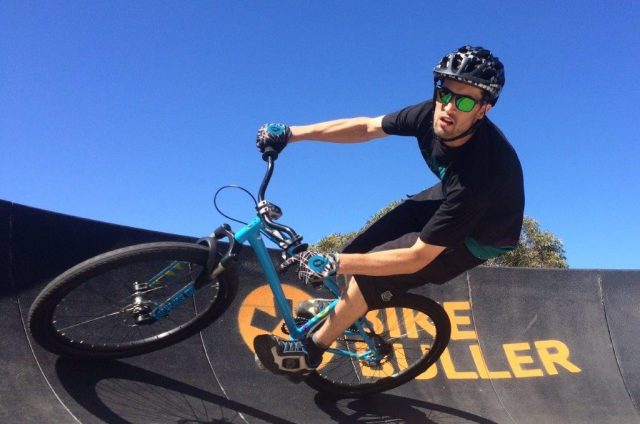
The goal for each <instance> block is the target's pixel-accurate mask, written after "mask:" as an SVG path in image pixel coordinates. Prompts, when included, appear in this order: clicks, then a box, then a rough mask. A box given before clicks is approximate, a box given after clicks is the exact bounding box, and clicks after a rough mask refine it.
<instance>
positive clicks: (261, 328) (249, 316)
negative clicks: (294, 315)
mask: <svg viewBox="0 0 640 424" xmlns="http://www.w3.org/2000/svg"><path fill="white" fill-rule="evenodd" d="M282 290H283V291H284V294H285V297H286V298H287V301H288V302H289V305H290V308H291V309H290V310H291V311H292V312H293V309H294V308H295V306H296V305H297V304H298V303H300V302H302V301H304V300H307V299H310V298H312V296H310V295H309V293H307V292H305V291H303V290H301V289H299V288H297V287H294V286H291V285H288V284H282ZM283 323H284V319H283V318H282V316H281V315H280V313H279V311H278V309H277V308H276V303H275V299H274V297H273V292H272V291H271V288H270V287H269V285H264V286H260V287H258V288H257V289H255V290H253V291H252V292H251V293H249V294H248V295H247V297H245V298H244V300H243V301H242V304H241V305H240V312H238V327H239V328H240V335H241V336H242V340H243V341H244V342H245V344H246V345H247V347H248V348H249V349H250V350H251V351H252V352H253V339H254V338H255V337H256V336H257V335H259V334H265V333H268V334H275V335H276V336H280V337H284V338H288V336H287V335H286V334H284V333H283V331H282V325H283Z"/></svg>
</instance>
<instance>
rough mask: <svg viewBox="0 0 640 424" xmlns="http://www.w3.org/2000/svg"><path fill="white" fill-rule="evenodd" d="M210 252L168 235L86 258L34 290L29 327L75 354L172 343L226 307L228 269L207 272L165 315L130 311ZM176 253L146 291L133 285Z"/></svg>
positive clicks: (173, 287)
mask: <svg viewBox="0 0 640 424" xmlns="http://www.w3.org/2000/svg"><path fill="white" fill-rule="evenodd" d="M208 255H209V249H208V248H206V247H204V246H200V245H198V244H194V243H178V242H166V243H148V244H140V245H135V246H130V247H126V248H123V249H118V250H114V251H111V252H107V253H104V254H102V255H99V256H96V257H94V258H91V259H88V260H86V261H84V262H82V263H80V264H78V265H76V266H74V267H73V268H71V269H69V270H68V271H66V272H64V273H63V274H61V275H60V276H58V277H56V278H55V279H54V280H53V281H52V282H51V283H49V284H48V285H47V286H46V287H45V288H44V289H43V291H42V292H41V293H40V294H39V295H38V297H37V298H36V300H35V301H34V303H33V305H32V306H31V310H30V311H29V322H28V326H29V331H30V332H31V335H32V336H33V338H34V339H35V341H36V342H37V343H38V344H39V345H40V346H42V347H43V348H45V349H46V350H48V351H50V352H53V353H55V354H58V355H62V356H67V357H75V358H90V359H115V358H124V357H128V356H134V355H140V354H142V353H147V352H151V351H154V350H157V349H161V348H163V347H166V346H169V345H172V344H174V343H177V342H179V341H181V340H183V339H185V338H187V337H189V336H191V335H193V334H195V333H197V332H198V331H200V330H202V329H203V328H205V327H206V326H207V325H209V324H210V323H211V322H213V321H214V320H215V319H216V318H218V317H219V316H220V315H221V314H222V313H223V312H224V311H225V310H226V309H227V307H228V306H229V304H230V303H231V301H232V300H233V297H234V296H235V293H236V290H237V277H236V275H235V273H234V272H233V270H232V269H227V270H225V271H224V272H223V273H222V274H221V275H219V276H218V277H217V279H216V280H211V279H206V277H205V280H203V284H198V288H197V289H195V290H194V293H193V296H192V297H191V298H186V299H185V300H184V302H182V303H181V304H180V305H178V306H176V307H175V308H174V309H173V310H171V312H170V313H169V315H167V316H166V317H163V318H159V319H155V320H154V319H151V320H147V322H139V321H136V313H135V312H139V310H140V308H146V309H151V308H153V307H154V306H155V305H158V304H159V303H161V302H164V301H165V300H166V299H168V298H169V297H170V296H171V295H173V294H174V293H175V292H177V291H178V290H180V289H181V288H183V287H184V286H186V285H187V284H188V283H189V282H191V281H195V279H196V278H197V277H198V276H200V274H201V272H202V271H203V270H204V269H205V265H206V263H207V259H208ZM174 261H178V262H180V266H178V267H176V269H175V270H174V271H173V273H172V274H171V275H165V276H164V277H162V278H157V279H156V281H157V283H156V284H155V285H153V287H150V288H148V289H147V290H145V291H144V293H140V292H138V293H137V294H135V293H134V292H135V290H134V283H136V282H138V283H144V282H147V281H150V279H151V278H152V277H154V276H156V274H158V273H159V272H160V271H161V270H163V269H165V268H166V267H167V265H168V264H170V263H172V262H174ZM177 268H180V269H177ZM136 298H138V301H137V302H136ZM134 308H137V310H135V309H134Z"/></svg>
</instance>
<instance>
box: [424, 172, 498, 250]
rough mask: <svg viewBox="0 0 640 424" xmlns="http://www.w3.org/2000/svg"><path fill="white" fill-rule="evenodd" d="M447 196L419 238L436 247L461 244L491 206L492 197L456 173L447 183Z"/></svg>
mask: <svg viewBox="0 0 640 424" xmlns="http://www.w3.org/2000/svg"><path fill="white" fill-rule="evenodd" d="M445 190H446V194H445V199H444V201H443V202H442V204H441V205H440V207H439V208H438V210H437V211H436V213H435V214H434V215H433V217H432V218H431V219H430V220H429V222H428V223H427V225H425V226H424V228H423V229H422V231H421V233H420V240H422V241H423V242H425V243H428V244H433V245H436V246H445V247H454V246H458V245H460V244H461V243H462V242H463V241H464V239H465V238H466V237H468V236H469V235H471V234H472V233H473V231H474V229H475V228H476V227H477V224H478V221H480V219H481V218H482V217H483V216H484V214H485V213H486V211H487V209H488V208H489V196H487V195H486V192H484V190H481V189H480V188H479V187H478V186H477V185H475V184H472V185H465V184H463V183H461V182H460V181H459V176H458V175H454V176H452V178H451V181H447V184H446V188H445Z"/></svg>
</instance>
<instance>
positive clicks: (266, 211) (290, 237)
mask: <svg viewBox="0 0 640 424" xmlns="http://www.w3.org/2000/svg"><path fill="white" fill-rule="evenodd" d="M277 158H278V152H277V151H276V150H275V149H273V148H272V147H267V148H266V149H265V151H264V153H263V154H262V159H264V160H265V161H266V162H267V172H266V173H265V175H264V178H263V179H262V183H261V184H260V190H259V192H258V205H257V210H258V213H259V214H260V216H261V217H262V219H263V221H264V222H265V223H266V224H267V227H268V228H270V229H271V230H274V232H270V234H271V236H273V237H274V238H276V239H277V241H278V244H279V245H280V247H282V248H283V249H285V250H287V249H289V248H291V247H293V252H294V253H297V252H299V251H302V250H306V248H307V245H306V244H302V243H301V241H302V236H300V235H298V234H297V233H296V232H295V231H294V230H293V228H291V227H287V226H286V225H281V224H277V223H275V222H274V219H278V218H279V217H280V215H281V214H282V213H281V211H280V208H278V207H277V206H275V205H273V204H271V203H269V202H268V201H267V200H265V193H266V191H267V187H268V186H269V182H270V181H271V177H272V176H273V171H274V169H275V161H276V159H277ZM274 211H275V212H276V213H275V214H272V212H274ZM279 233H282V234H285V235H286V236H287V237H286V238H285V237H283V236H282V235H281V234H279Z"/></svg>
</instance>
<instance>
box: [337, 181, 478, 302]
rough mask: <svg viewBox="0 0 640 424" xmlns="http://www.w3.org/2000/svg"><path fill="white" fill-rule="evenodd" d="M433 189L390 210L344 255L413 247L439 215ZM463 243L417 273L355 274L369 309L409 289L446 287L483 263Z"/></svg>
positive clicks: (354, 241) (351, 243)
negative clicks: (427, 285) (376, 275)
mask: <svg viewBox="0 0 640 424" xmlns="http://www.w3.org/2000/svg"><path fill="white" fill-rule="evenodd" d="M431 190H433V189H430V190H426V191H424V192H422V193H420V194H418V195H416V196H414V197H411V198H409V199H407V200H406V201H404V202H403V203H401V204H400V205H398V206H397V207H396V208H394V209H393V210H391V211H390V212H389V213H387V214H386V215H385V216H383V217H382V218H380V219H379V220H378V221H376V222H375V223H374V224H373V225H371V226H370V227H369V228H367V229H366V230H365V231H364V232H363V233H362V234H360V235H358V236H357V237H356V238H354V239H353V240H352V241H351V242H349V243H348V244H347V245H346V246H345V247H344V249H343V250H342V251H343V252H344V253H367V252H375V251H380V250H391V249H398V248H403V247H411V246H413V244H414V243H415V242H416V240H417V239H418V237H419V236H420V231H421V230H422V228H423V227H424V226H425V225H426V223H427V222H428V221H429V219H430V218H431V217H432V216H433V214H434V213H435V212H436V210H437V209H438V207H439V206H440V204H441V200H438V199H436V200H434V199H433V196H432V194H433V193H429V192H430V191H431ZM483 262H484V260H482V259H478V258H476V257H475V256H473V255H472V254H471V252H469V250H468V249H467V248H466V246H465V245H464V244H460V246H456V247H447V248H446V249H445V250H444V251H443V252H442V253H441V254H440V255H438V257H437V258H436V259H434V260H433V261H432V262H431V263H429V265H427V266H426V267H424V268H422V269H421V270H420V271H418V272H416V273H415V274H403V275H391V276H385V277H370V276H365V275H354V278H355V280H356V283H357V284H358V287H359V288H360V291H361V292H362V294H363V295H364V298H365V300H366V302H367V305H368V307H369V308H374V307H379V306H382V305H384V304H385V302H388V301H389V300H391V299H392V298H393V297H396V296H398V295H400V294H402V293H404V292H406V291H407V290H409V289H412V288H415V287H419V286H422V285H424V284H443V283H446V282H447V281H449V280H451V279H453V278H455V277H456V276H458V275H460V274H462V273H463V272H465V271H467V270H469V269H471V268H474V267H476V266H478V265H480V264H482V263H483Z"/></svg>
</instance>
